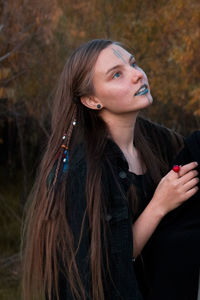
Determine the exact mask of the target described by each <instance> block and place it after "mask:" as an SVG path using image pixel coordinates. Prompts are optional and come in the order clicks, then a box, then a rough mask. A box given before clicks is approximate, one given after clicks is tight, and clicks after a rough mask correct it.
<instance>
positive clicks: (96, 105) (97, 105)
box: [80, 96, 103, 110]
mask: <svg viewBox="0 0 200 300" xmlns="http://www.w3.org/2000/svg"><path fill="white" fill-rule="evenodd" d="M80 100H81V103H82V104H83V105H85V106H86V107H88V108H90V109H98V110H99V109H101V108H102V107H103V105H102V103H101V102H100V101H99V99H97V98H96V97H94V96H86V97H81V99H80Z"/></svg>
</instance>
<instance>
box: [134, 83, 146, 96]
mask: <svg viewBox="0 0 200 300" xmlns="http://www.w3.org/2000/svg"><path fill="white" fill-rule="evenodd" d="M147 93H148V86H147V85H146V84H143V85H142V86H141V87H140V88H139V90H138V91H137V92H136V93H135V95H134V96H141V95H144V94H147Z"/></svg>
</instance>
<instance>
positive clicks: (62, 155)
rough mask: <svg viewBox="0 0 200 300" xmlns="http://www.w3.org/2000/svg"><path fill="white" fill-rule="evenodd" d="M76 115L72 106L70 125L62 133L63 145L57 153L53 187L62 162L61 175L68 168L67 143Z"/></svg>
mask: <svg viewBox="0 0 200 300" xmlns="http://www.w3.org/2000/svg"><path fill="white" fill-rule="evenodd" d="M76 114H77V108H76V105H74V111H73V113H72V123H71V124H70V126H69V128H68V130H67V132H66V133H64V135H63V137H62V140H63V143H62V145H61V151H59V153H58V154H59V157H58V163H57V167H56V170H55V176H54V181H53V186H54V185H55V183H56V181H57V177H58V173H59V171H60V166H61V164H62V162H63V169H62V170H61V174H62V173H65V172H66V171H67V168H68V163H69V143H70V140H71V136H72V132H73V127H74V126H76Z"/></svg>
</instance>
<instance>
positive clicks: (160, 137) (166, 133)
mask: <svg viewBox="0 0 200 300" xmlns="http://www.w3.org/2000/svg"><path fill="white" fill-rule="evenodd" d="M138 125H139V126H140V128H141V130H142V132H143V134H144V136H145V137H146V138H147V139H149V140H152V141H153V142H154V143H156V142H158V143H161V144H163V145H165V146H166V147H168V146H169V147H174V146H175V147H176V148H179V147H181V146H183V141H184V137H183V136H182V135H181V134H179V133H177V132H176V131H174V130H172V129H170V128H168V127H166V126H164V125H162V124H158V123H156V122H153V121H151V120H150V119H147V118H144V117H141V116H140V117H139V118H138Z"/></svg>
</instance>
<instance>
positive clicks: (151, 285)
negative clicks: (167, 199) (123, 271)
mask: <svg viewBox="0 0 200 300" xmlns="http://www.w3.org/2000/svg"><path fill="white" fill-rule="evenodd" d="M192 161H197V162H198V164H199V165H198V167H197V170H198V172H199V174H200V131H195V132H194V133H193V134H191V135H190V136H189V137H188V138H186V139H185V146H184V148H183V149H182V150H181V151H180V153H179V154H178V155H177V157H176V159H175V160H174V161H173V164H178V165H184V164H187V163H189V162H192ZM171 166H172V165H171ZM199 187H200V185H199ZM143 264H144V265H143V266H144V268H145V272H144V274H145V279H146V283H147V286H148V288H147V290H145V289H144V285H143V286H142V285H141V284H140V285H141V290H142V292H143V294H144V299H145V300H160V299H162V300H196V299H197V293H198V280H199V270H200V191H198V192H197V193H196V194H195V195H194V196H193V197H191V198H190V199H188V200H187V201H186V202H185V203H183V204H182V205H181V206H179V207H178V208H176V209H175V210H173V211H171V212H170V213H168V214H167V215H166V216H165V218H164V219H163V220H162V222H161V223H160V224H159V226H158V228H157V229H156V231H155V232H154V234H153V236H152V238H151V239H150V240H149V242H148V243H147V245H146V247H145V248H144V250H143ZM140 267H141V265H140Z"/></svg>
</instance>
